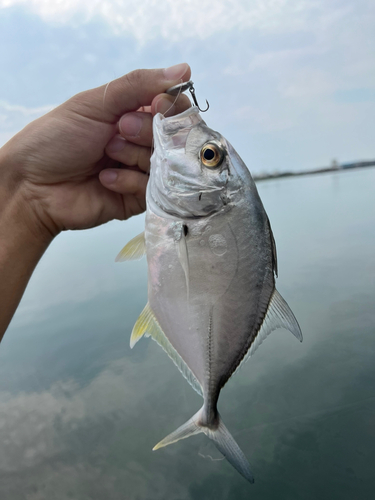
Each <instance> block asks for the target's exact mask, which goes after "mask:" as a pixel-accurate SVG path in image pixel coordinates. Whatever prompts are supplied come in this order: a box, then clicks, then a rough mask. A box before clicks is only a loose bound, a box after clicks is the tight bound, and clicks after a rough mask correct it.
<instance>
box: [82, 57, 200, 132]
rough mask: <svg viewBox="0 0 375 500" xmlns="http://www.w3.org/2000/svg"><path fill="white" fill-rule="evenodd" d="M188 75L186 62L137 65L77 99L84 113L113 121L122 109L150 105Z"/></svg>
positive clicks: (100, 119)
mask: <svg viewBox="0 0 375 500" xmlns="http://www.w3.org/2000/svg"><path fill="white" fill-rule="evenodd" d="M190 75H191V70H190V66H189V65H188V64H187V63H182V64H177V65H176V66H171V67H170V68H164V69H138V70H135V71H132V72H130V73H128V74H126V75H124V76H122V77H120V78H117V79H116V80H113V81H111V82H110V83H109V84H107V85H102V86H101V87H97V88H95V89H92V90H87V91H86V92H82V93H81V94H78V96H79V101H80V104H83V105H84V106H85V108H86V109H85V116H87V117H89V118H91V119H94V120H99V121H103V122H107V123H108V122H109V123H114V122H116V120H118V119H119V117H120V116H121V115H123V114H124V113H128V112H129V111H136V110H137V109H138V108H140V107H141V106H150V105H151V103H152V100H153V99H154V97H156V96H157V95H158V94H162V93H164V92H165V91H166V90H167V89H168V88H169V87H173V86H174V85H177V84H178V83H182V82H185V81H188V80H189V79H190ZM73 99H74V98H73Z"/></svg>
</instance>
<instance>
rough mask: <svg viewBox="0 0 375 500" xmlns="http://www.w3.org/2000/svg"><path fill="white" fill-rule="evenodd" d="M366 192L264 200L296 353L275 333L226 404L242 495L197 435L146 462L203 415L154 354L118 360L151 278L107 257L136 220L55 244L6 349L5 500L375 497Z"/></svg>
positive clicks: (374, 267)
mask: <svg viewBox="0 0 375 500" xmlns="http://www.w3.org/2000/svg"><path fill="white" fill-rule="evenodd" d="M374 185H375V169H368V170H361V171H353V172H343V173H339V174H329V175H325V176H316V177H309V178H294V179H283V180H274V181H270V182H267V183H263V184H259V191H260V194H261V197H262V199H263V201H264V205H265V207H266V209H267V211H268V214H269V217H270V220H271V223H272V227H273V231H274V235H275V239H276V242H277V248H278V259H279V275H280V277H279V279H278V282H277V286H278V289H279V291H280V292H281V293H282V295H283V296H284V297H285V298H286V299H287V301H288V302H289V304H290V306H291V307H292V309H293V311H294V312H295V314H296V316H297V318H298V320H299V322H300V324H301V328H302V331H303V334H304V342H303V343H302V344H300V343H299V342H297V341H296V339H295V338H294V337H293V336H292V335H291V334H290V333H289V332H286V331H285V330H278V331H276V332H274V333H273V334H272V335H271V336H270V337H269V338H268V339H267V340H266V341H265V342H264V344H262V346H261V347H260V348H259V350H258V351H257V352H256V354H255V355H254V357H253V358H251V360H250V361H249V362H248V363H247V364H246V365H245V366H244V367H243V369H241V370H240V371H239V372H238V373H237V374H236V375H235V377H234V378H233V379H232V380H231V381H230V382H229V383H228V385H227V387H226V388H225V389H224V390H223V392H222V395H221V399H220V405H219V408H220V412H221V414H222V416H223V419H224V422H225V423H226V425H227V427H228V428H229V429H230V431H231V432H232V433H233V436H234V437H235V439H236V440H237V441H238V443H239V444H240V446H241V448H242V449H243V451H244V452H245V454H246V455H247V456H248V458H249V460H250V462H251V464H252V468H253V471H254V475H255V484H254V485H253V486H252V485H250V484H248V483H247V482H246V481H245V480H244V479H243V478H242V477H241V476H240V475H239V474H238V473H237V472H236V471H235V470H234V469H233V468H232V467H231V466H230V465H229V464H228V463H227V462H226V461H223V460H220V454H218V452H216V450H215V448H214V447H213V446H212V444H210V443H209V442H208V439H207V438H206V437H205V436H204V435H203V434H201V435H199V436H195V437H192V438H190V439H188V440H184V441H181V442H179V443H177V444H175V445H173V446H170V447H168V448H165V449H162V450H159V451H157V452H152V451H151V449H152V447H153V446H154V445H155V444H156V443H157V442H158V441H159V440H160V439H161V438H163V437H165V436H166V435H167V434H168V433H169V432H171V431H173V430H175V429H176V428H177V427H178V426H179V425H181V424H182V423H183V422H185V421H186V420H187V419H188V418H190V417H191V416H192V415H193V413H195V412H196V411H197V409H198V408H199V407H200V403H201V399H200V397H199V396H198V395H197V394H195V393H194V391H193V390H192V389H191V388H190V386H189V385H188V384H187V382H186V381H185V380H184V379H183V377H182V376H181V375H180V374H179V372H178V371H177V369H176V368H175V366H174V365H173V363H172V362H171V361H170V360H169V359H168V357H167V356H166V355H165V354H164V352H163V351H162V350H161V349H160V348H159V347H158V346H157V345H156V344H155V343H154V342H152V340H150V339H143V340H142V341H140V342H139V343H138V344H137V345H136V347H135V348H134V349H133V350H132V351H131V350H130V348H129V336H130V332H131V329H132V326H133V324H134V322H135V320H136V319H137V317H138V314H139V313H140V311H141V310H142V308H143V306H144V304H145V302H146V263H145V261H144V260H142V261H140V262H135V263H122V264H115V263H114V257H115V255H116V254H117V252H118V251H119V250H120V249H121V248H122V246H123V245H124V244H125V243H126V242H127V241H128V239H130V238H131V237H132V236H134V235H136V234H138V233H139V232H140V231H141V230H142V224H143V218H142V217H140V218H137V219H133V220H131V221H129V222H127V223H120V222H114V223H111V224H108V225H106V226H104V227H102V228H98V229H95V230H90V231H83V232H77V233H73V232H71V233H67V234H63V235H61V236H59V238H57V239H56V240H55V241H54V242H53V244H52V245H51V247H50V248H49V250H48V251H47V253H46V255H45V256H44V258H43V259H42V261H41V262H40V264H39V266H38V268H37V270H36V272H35V274H34V276H33V279H32V281H31V283H30V285H29V287H28V289H27V291H26V294H25V296H24V299H23V301H22V304H21V306H20V308H19V310H18V312H17V315H16V316H15V318H14V320H13V322H12V324H11V326H10V328H9V330H8V332H7V334H6V336H5V338H4V340H3V343H2V344H1V347H0V498H1V499H6V500H18V499H20V500H21V499H22V500H24V499H26V500H44V499H46V500H47V499H48V500H55V499H56V500H65V499H75V500H102V499H103V500H104V499H105V500H117V499H127V500H128V499H129V500H133V499H134V500H136V499H150V500H151V499H152V500H159V499H172V500H185V499H186V500H187V499H189V500H190V499H197V498H204V499H205V500H206V499H207V500H209V499H212V500H213V499H215V500H224V499H225V500H226V499H235V500H241V499H248V498H252V499H262V500H274V499H275V500H276V499H277V500H283V499H286V500H291V499H293V500H296V499H303V500H309V499H311V500H316V499H317V498H319V499H320V500H324V499H327V500H328V499H329V500H334V499H340V500H345V499H350V500H353V499H354V498H355V499H356V500H358V499H366V500H367V499H369V498H372V497H373V495H374V491H375V477H374V474H373V470H374V466H375V455H374V450H375V426H374V421H375V390H374V388H375V370H374V360H375V335H374V325H375V307H374V296H375V294H374V292H375V278H374V276H375V252H374V247H375V231H374V227H375V197H374V194H373V193H374V190H373V186H374ZM210 457H212V458H210Z"/></svg>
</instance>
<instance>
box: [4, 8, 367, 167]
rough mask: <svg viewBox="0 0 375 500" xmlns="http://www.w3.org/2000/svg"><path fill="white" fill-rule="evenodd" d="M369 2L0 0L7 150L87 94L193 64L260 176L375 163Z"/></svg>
mask: <svg viewBox="0 0 375 500" xmlns="http://www.w3.org/2000/svg"><path fill="white" fill-rule="evenodd" d="M374 26H375V3H374V2H373V0H356V2H353V1H349V0H298V1H297V0H215V1H210V0H190V1H188V0H186V1H185V2H176V1H173V0H142V2H139V1H138V0H0V68H1V73H0V74H1V78H0V145H2V144H4V143H5V142H6V141H7V140H8V139H9V138H10V137H11V136H12V135H14V134H15V133H16V132H17V131H19V130H20V129H21V128H22V127H23V126H25V125H26V124H27V123H28V122H30V121H32V120H33V119H35V118H37V117H38V116H40V115H41V114H43V113H46V112H48V111H49V110H50V109H52V108H53V107H54V106H56V105H58V104H60V103H61V102H63V101H65V100H66V99H68V98H69V97H71V96H72V95H74V94H75V93H77V92H80V91H82V90H85V89H88V88H92V87H95V86H98V85H102V84H104V83H107V82H108V81H111V80H112V79H114V78H117V77H119V76H121V75H123V74H125V73H127V72H129V71H131V70H133V69H136V68H153V67H167V66H170V65H172V64H176V63H180V62H184V61H186V62H188V63H189V64H190V65H191V68H192V79H193V81H194V83H195V89H196V93H197V97H198V99H199V100H200V101H202V102H203V103H204V102H205V99H207V100H208V101H209V103H210V106H211V107H210V110H209V111H208V112H207V113H205V115H204V119H205V121H206V122H207V124H208V125H209V126H210V127H211V128H213V129H214V130H217V131H219V132H220V133H221V134H222V135H224V137H226V138H227V139H228V140H229V141H230V142H231V143H232V145H233V146H234V148H235V149H236V150H237V151H238V153H239V154H240V155H241V156H242V158H243V159H244V161H245V163H246V164H247V166H248V168H249V170H250V171H251V172H253V173H261V172H265V171H266V172H274V171H285V170H305V169H308V168H314V167H322V166H326V165H329V164H330V163H331V162H332V160H333V159H336V160H337V161H339V162H340V163H346V162H350V161H355V160H365V159H373V158H375V141H374V136H375V121H374V116H375V30H374Z"/></svg>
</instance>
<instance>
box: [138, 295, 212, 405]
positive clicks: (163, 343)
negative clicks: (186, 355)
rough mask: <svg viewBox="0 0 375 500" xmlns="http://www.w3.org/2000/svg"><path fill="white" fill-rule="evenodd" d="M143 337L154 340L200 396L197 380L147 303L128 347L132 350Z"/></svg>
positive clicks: (200, 390)
mask: <svg viewBox="0 0 375 500" xmlns="http://www.w3.org/2000/svg"><path fill="white" fill-rule="evenodd" d="M143 335H145V336H146V337H149V336H151V337H152V338H153V339H154V340H155V342H157V343H158V344H159V345H160V347H161V348H162V349H163V350H164V351H165V352H166V353H167V354H168V356H169V357H170V358H171V360H172V361H173V363H174V364H175V365H176V366H177V368H178V369H179V370H180V372H181V373H182V375H183V376H184V377H185V378H186V380H187V381H188V382H189V384H190V385H191V386H192V388H193V389H194V390H195V391H197V393H198V394H200V395H201V396H202V388H201V386H200V384H199V382H198V380H197V379H196V377H195V375H194V374H193V373H192V371H191V370H190V368H189V367H188V365H187V364H186V363H185V361H184V360H183V359H182V358H181V356H180V355H179V354H178V352H177V351H176V349H175V348H174V347H173V346H172V344H171V343H170V341H169V340H168V338H167V337H166V335H165V333H164V332H163V330H162V328H161V326H160V325H159V323H158V320H157V319H156V318H155V315H154V313H153V311H152V309H151V307H150V305H149V303H147V304H146V306H145V308H144V309H143V311H142V313H141V315H140V316H139V318H138V319H137V321H136V323H135V325H134V328H133V331H132V334H131V337H130V347H131V348H133V347H134V346H135V344H136V343H137V342H138V340H139V339H140V338H141V337H143Z"/></svg>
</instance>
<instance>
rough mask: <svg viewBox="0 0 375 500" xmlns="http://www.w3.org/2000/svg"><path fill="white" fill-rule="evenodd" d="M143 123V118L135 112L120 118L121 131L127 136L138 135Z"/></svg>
mask: <svg viewBox="0 0 375 500" xmlns="http://www.w3.org/2000/svg"><path fill="white" fill-rule="evenodd" d="M142 124H143V120H142V118H141V117H140V116H139V115H137V114H135V113H128V114H126V115H124V116H123V117H122V118H121V120H120V129H121V132H122V133H123V134H124V135H126V136H127V137H137V135H138V134H139V132H140V131H141V128H142Z"/></svg>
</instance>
